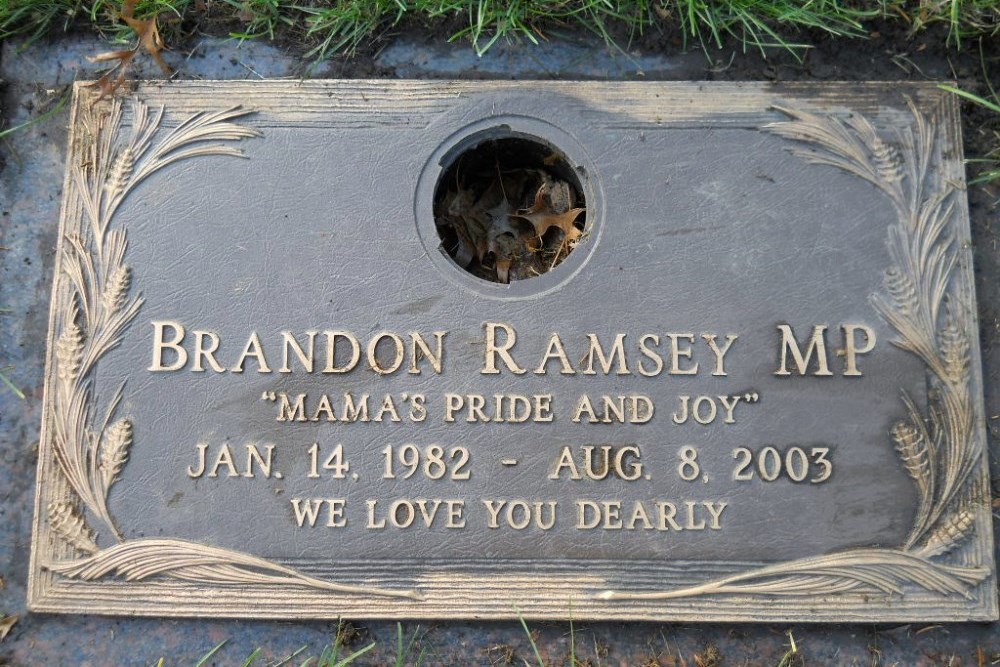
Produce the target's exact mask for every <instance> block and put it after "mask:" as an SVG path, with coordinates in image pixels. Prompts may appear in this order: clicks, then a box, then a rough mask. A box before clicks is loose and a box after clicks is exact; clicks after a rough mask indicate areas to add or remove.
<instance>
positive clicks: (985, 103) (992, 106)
mask: <svg viewBox="0 0 1000 667" xmlns="http://www.w3.org/2000/svg"><path fill="white" fill-rule="evenodd" d="M938 88H940V89H941V90H946V91H948V92H949V93H954V94H955V95H958V96H959V97H962V98H965V99H967V100H969V101H970V102H975V103H976V104H978V105H979V106H982V107H985V108H987V109H989V110H990V111H993V112H996V113H1000V104H997V103H996V102H991V101H990V100H988V99H986V98H985V97H980V96H979V95H976V94H975V93H970V92H969V91H967V90H962V89H961V88H956V87H955V86H949V85H946V84H941V85H939V86H938Z"/></svg>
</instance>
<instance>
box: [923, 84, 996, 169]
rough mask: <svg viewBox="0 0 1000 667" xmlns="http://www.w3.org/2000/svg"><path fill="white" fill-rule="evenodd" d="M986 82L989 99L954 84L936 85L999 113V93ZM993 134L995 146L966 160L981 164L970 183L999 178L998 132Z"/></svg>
mask: <svg viewBox="0 0 1000 667" xmlns="http://www.w3.org/2000/svg"><path fill="white" fill-rule="evenodd" d="M986 84H987V86H989V89H990V99H987V98H985V97H981V96H979V95H976V94H975V93H971V92H969V91H967V90H961V89H959V88H955V87H954V86H946V85H942V86H938V87H939V88H941V90H946V91H948V92H949V93H954V94H955V95H958V96H959V97H961V98H963V99H966V100H969V101H970V102H972V103H973V104H976V105H978V106H981V107H983V108H984V109H986V110H987V111H990V112H992V113H994V114H998V115H1000V95H997V91H996V90H994V89H993V86H992V85H991V84H990V81H989V79H988V78H986ZM995 135H996V136H995V138H994V141H993V144H994V145H995V146H997V147H996V148H994V149H993V150H991V151H990V152H989V153H987V154H986V156H985V157H982V158H972V159H969V160H966V161H967V162H969V163H971V164H977V165H981V168H980V171H979V174H978V175H976V177H975V178H972V179H971V180H970V181H969V183H970V184H972V185H978V184H981V183H991V182H993V181H998V180H1000V132H997V133H995Z"/></svg>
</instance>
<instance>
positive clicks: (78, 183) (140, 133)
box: [45, 99, 420, 599]
mask: <svg viewBox="0 0 1000 667" xmlns="http://www.w3.org/2000/svg"><path fill="white" fill-rule="evenodd" d="M95 107H96V110H95ZM81 108H85V110H84V111H83V112H82V113H83V114H84V115H83V118H82V122H83V127H84V132H83V134H82V136H81V137H80V138H79V139H78V141H79V143H78V145H77V146H76V147H75V151H74V153H75V155H78V156H81V158H82V159H80V160H78V162H77V164H75V165H73V166H72V167H71V179H72V183H73V186H74V189H75V195H76V196H78V197H79V198H80V200H81V202H82V207H83V211H84V216H85V218H86V221H87V224H86V225H81V227H82V228H81V230H80V231H79V232H76V233H70V234H67V236H66V237H65V238H64V244H63V256H62V266H63V271H64V273H65V276H66V278H67V283H68V285H69V290H68V292H69V293H68V294H67V295H66V296H65V298H64V299H63V308H62V310H61V312H60V313H59V318H58V326H59V331H60V333H59V335H58V337H57V340H56V345H55V347H56V349H55V355H54V356H55V360H54V362H55V368H56V379H57V386H56V392H55V396H54V399H53V400H54V405H53V414H54V419H53V426H54V429H53V430H54V437H53V452H54V456H55V460H56V462H57V465H58V467H59V470H61V471H62V473H63V476H64V477H65V478H66V481H67V482H68V483H69V486H70V489H71V491H70V492H68V493H69V495H70V497H69V498H68V499H64V500H57V501H54V502H51V503H49V505H48V507H47V510H48V511H47V522H48V526H49V528H50V529H51V530H52V532H53V533H54V535H55V536H56V537H57V538H58V539H60V540H62V541H63V542H64V543H66V544H68V545H70V546H71V547H73V548H74V549H75V550H76V551H78V552H82V553H84V554H86V556H85V557H84V558H80V559H73V560H68V561H59V562H51V563H47V564H46V565H45V567H46V569H48V570H49V571H51V572H55V573H57V574H59V575H61V576H63V577H67V578H69V579H79V580H85V581H94V580H97V579H101V578H103V577H106V576H113V575H117V576H121V577H123V578H124V579H125V580H126V581H139V580H144V579H147V578H150V577H157V576H159V577H169V578H172V579H175V580H182V581H189V582H196V583H199V584H218V585H262V586H301V587H306V588H312V589H318V590H325V591H333V592H339V593H344V594H362V593H363V594H368V595H378V596H389V597H397V598H405V599H420V595H419V594H418V593H416V592H413V591H397V590H389V589H382V588H377V587H373V586H353V585H346V584H338V583H335V582H329V581H324V580H321V579H317V578H315V577H310V576H308V575H304V574H301V573H299V572H297V571H295V570H293V569H291V568H288V567H285V566H282V565H279V564H276V563H272V562H270V561H267V560H264V559H262V558H257V557H255V556H250V555H247V554H243V553H240V552H236V551H231V550H226V549H219V548H216V547H212V546H208V545H203V544H196V543H193V542H188V541H185V540H177V539H126V538H125V537H124V536H123V535H122V534H121V532H120V531H119V529H118V526H117V525H116V524H115V521H114V519H113V518H112V516H111V514H110V512H109V510H108V496H109V494H110V491H111V488H112V487H113V486H114V484H115V483H116V482H118V481H119V480H120V478H121V473H122V470H123V469H124V467H125V465H126V463H127V462H128V459H129V455H130V448H131V446H132V443H133V437H134V429H133V424H132V421H131V420H130V419H128V418H127V417H123V418H117V419H116V414H117V412H118V411H119V406H120V404H121V401H122V397H123V392H124V385H122V386H120V387H119V388H118V389H117V391H115V392H114V393H113V394H112V396H111V398H110V400H109V401H108V402H107V404H106V405H105V406H104V410H103V415H104V416H103V419H98V417H97V414H96V408H97V406H96V405H95V404H96V402H97V401H96V396H97V395H96V392H95V390H94V379H93V377H94V370H95V368H96V365H97V363H98V361H99V360H100V359H102V358H103V357H104V356H105V355H106V354H107V353H108V352H110V351H111V350H113V349H114V348H115V347H117V346H118V344H119V343H120V342H121V340H122V336H123V335H124V333H125V331H126V329H127V328H128V327H129V325H130V324H131V323H132V321H133V320H134V319H135V317H136V315H138V313H139V309H140V308H141V307H142V304H143V298H142V296H141V295H138V294H136V295H133V294H132V269H131V268H130V267H129V266H128V264H126V263H125V254H126V251H127V249H128V240H127V234H126V231H125V230H124V229H121V228H118V229H113V228H112V223H113V219H114V217H115V214H116V212H117V211H118V209H119V207H120V206H121V204H122V202H123V201H124V200H125V198H126V197H127V196H128V195H129V194H130V193H131V192H133V191H134V190H135V189H136V188H137V187H138V186H139V185H141V184H142V183H143V182H145V181H146V180H147V179H148V178H149V177H150V176H152V175H153V174H155V173H157V172H159V171H160V170H162V169H165V168H166V167H169V166H170V165H172V164H174V163H176V162H178V161H181V160H185V159H188V158H194V157H202V156H208V155H217V156H219V155H221V156H229V157H239V158H243V157H246V156H245V155H244V154H243V151H242V150H241V149H239V148H238V147H235V146H233V145H231V144H232V143H234V142H239V141H242V140H244V139H248V138H251V137H257V136H260V132H258V131H257V130H255V129H253V128H250V127H246V126H244V125H241V124H239V123H238V122H236V121H239V120H240V119H241V118H243V117H244V116H246V115H247V114H248V113H249V111H247V110H244V109H240V108H239V107H233V108H230V109H226V110H222V111H217V112H204V113H196V114H194V115H193V116H190V117H189V118H187V119H186V120H184V121H183V122H182V123H180V124H179V125H178V126H177V127H175V128H174V129H172V130H170V131H169V132H166V134H165V135H164V136H162V138H161V137H160V134H162V132H161V131H160V127H161V123H162V120H163V116H164V109H163V108H162V107H161V108H160V109H158V110H157V111H156V112H155V113H152V114H151V113H150V111H149V109H148V107H147V106H146V105H145V104H143V103H141V102H139V101H138V100H136V101H134V102H133V103H132V104H131V105H130V109H131V126H132V132H131V136H129V137H127V138H126V137H123V136H122V126H123V122H122V121H123V117H124V116H123V107H122V104H121V101H120V100H119V99H113V100H112V101H111V102H110V104H106V105H102V106H98V105H81ZM77 501H78V502H79V504H80V505H82V506H83V507H84V508H86V512H83V511H80V509H78V508H77V506H76V505H77ZM87 513H89V514H90V516H91V517H93V518H94V519H96V520H98V521H99V522H100V524H102V526H103V527H104V528H106V529H107V530H108V532H109V533H110V534H111V535H112V536H113V537H114V538H115V540H116V542H117V543H116V544H114V545H111V546H108V547H106V548H102V547H101V546H100V545H99V544H98V543H97V538H96V537H95V535H94V531H93V530H92V529H91V527H90V526H89V525H88V523H87V521H88V516H87Z"/></svg>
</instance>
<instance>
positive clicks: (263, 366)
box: [231, 331, 271, 373]
mask: <svg viewBox="0 0 1000 667" xmlns="http://www.w3.org/2000/svg"><path fill="white" fill-rule="evenodd" d="M247 357H253V358H254V359H256V360H257V372H258V373H270V372H271V369H270V368H269V367H268V365H267V360H265V359H264V349H263V348H262V347H261V346H260V336H258V335H257V332H256V331H254V332H253V333H251V334H250V340H248V341H247V344H246V347H244V348H243V353H242V354H240V358H239V359H238V360H237V361H236V365H235V366H233V367H232V369H231V372H233V373H242V372H243V364H245V363H246V361H247Z"/></svg>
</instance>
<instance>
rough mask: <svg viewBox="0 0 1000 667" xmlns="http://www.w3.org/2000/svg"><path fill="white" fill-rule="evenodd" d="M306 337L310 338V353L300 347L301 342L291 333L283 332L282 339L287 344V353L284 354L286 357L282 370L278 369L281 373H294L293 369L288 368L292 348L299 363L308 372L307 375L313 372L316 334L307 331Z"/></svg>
mask: <svg viewBox="0 0 1000 667" xmlns="http://www.w3.org/2000/svg"><path fill="white" fill-rule="evenodd" d="M306 335H307V336H309V352H306V351H305V350H303V349H302V346H301V345H299V341H297V340H296V339H295V336H294V335H292V332H291V331H282V332H281V337H282V339H284V342H285V353H284V354H285V356H284V363H283V364H282V366H281V368H279V369H278V372H279V373H291V372H292V369H291V368H289V367H288V350H289V348H291V350H292V352H294V353H295V356H296V357H298V358H299V363H301V364H302V367H303V368H304V369H305V370H306V373H312V372H313V353H314V352H315V350H316V332H315V331H307V332H306Z"/></svg>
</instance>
